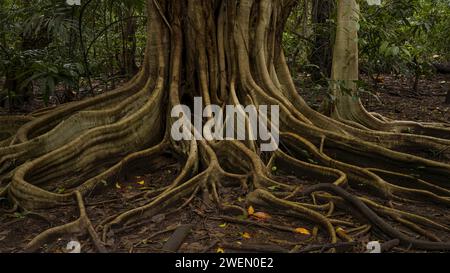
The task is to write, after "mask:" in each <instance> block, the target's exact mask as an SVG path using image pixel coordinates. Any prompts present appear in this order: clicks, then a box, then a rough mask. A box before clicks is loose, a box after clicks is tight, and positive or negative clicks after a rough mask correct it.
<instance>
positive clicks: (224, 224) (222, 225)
mask: <svg viewBox="0 0 450 273" xmlns="http://www.w3.org/2000/svg"><path fill="white" fill-rule="evenodd" d="M219 227H221V228H226V227H227V224H226V223H223V224H221V225H219Z"/></svg>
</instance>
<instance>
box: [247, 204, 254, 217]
mask: <svg viewBox="0 0 450 273" xmlns="http://www.w3.org/2000/svg"><path fill="white" fill-rule="evenodd" d="M247 211H248V215H253V214H254V213H255V209H254V208H253V207H252V206H250V207H248V210H247Z"/></svg>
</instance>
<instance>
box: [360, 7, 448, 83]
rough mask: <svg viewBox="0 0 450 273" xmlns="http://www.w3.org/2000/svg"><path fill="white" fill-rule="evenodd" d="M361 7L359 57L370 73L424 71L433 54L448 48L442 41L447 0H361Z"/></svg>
mask: <svg viewBox="0 0 450 273" xmlns="http://www.w3.org/2000/svg"><path fill="white" fill-rule="evenodd" d="M361 10H363V12H362V13H361V18H362V19H361V29H360V39H359V43H360V58H361V62H362V64H363V67H364V68H365V69H366V70H367V72H368V73H369V75H373V74H380V73H394V74H402V75H406V76H418V75H422V74H426V73H429V72H430V71H431V67H432V66H431V62H432V61H433V56H434V55H436V54H447V55H448V54H449V52H450V51H448V50H447V49H448V46H447V49H445V48H446V46H444V45H443V42H442V41H448V39H447V38H446V37H448V36H447V35H448V34H450V33H448V32H447V34H445V32H443V29H444V28H445V27H446V26H447V25H445V23H444V22H445V21H446V22H447V23H449V21H448V18H449V16H448V15H449V11H450V5H449V2H448V1H442V0H431V1H430V0H426V1H425V0H395V1H393V0H390V1H384V2H383V4H382V5H381V6H379V7H378V6H368V5H366V4H365V3H362V9H361ZM447 44H448V42H447ZM436 45H438V46H436ZM443 51H444V52H443Z"/></svg>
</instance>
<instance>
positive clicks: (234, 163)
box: [0, 0, 450, 251]
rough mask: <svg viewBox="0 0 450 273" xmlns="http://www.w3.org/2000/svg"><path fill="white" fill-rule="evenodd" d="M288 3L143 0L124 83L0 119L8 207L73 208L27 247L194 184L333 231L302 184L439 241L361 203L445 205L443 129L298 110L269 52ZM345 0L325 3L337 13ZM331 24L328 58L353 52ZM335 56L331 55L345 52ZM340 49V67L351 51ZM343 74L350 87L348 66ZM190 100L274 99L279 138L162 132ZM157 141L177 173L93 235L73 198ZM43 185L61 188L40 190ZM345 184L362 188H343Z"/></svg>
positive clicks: (395, 213) (132, 216)
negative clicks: (138, 63) (279, 172)
mask: <svg viewBox="0 0 450 273" xmlns="http://www.w3.org/2000/svg"><path fill="white" fill-rule="evenodd" d="M296 2H297V1H294V0H283V1H281V0H261V1H254V0H223V1H222V0H215V1H212V0H192V1H169V0H164V1H163V0H148V1H147V4H148V8H147V12H148V17H149V20H148V31H147V49H146V54H145V59H144V63H143V65H142V68H141V70H140V72H139V73H138V74H137V75H136V76H135V77H134V78H133V79H132V80H131V81H130V82H129V83H128V84H126V85H125V86H124V87H122V88H120V89H118V90H116V91H114V92H110V93H106V94H103V95H100V96H97V97H95V98H91V99H88V100H85V101H80V102H74V103H70V104H67V105H64V106H61V107H59V108H57V109H53V110H44V111H40V112H38V113H35V114H32V115H30V116H29V117H27V118H23V117H5V118H2V120H1V122H2V123H1V124H2V126H1V129H2V133H3V134H4V135H8V136H9V137H7V138H5V139H4V140H3V141H2V142H1V148H0V174H1V179H2V180H1V184H0V185H1V188H0V197H7V198H8V199H9V201H10V202H11V204H12V210H14V209H17V208H18V207H20V208H23V209H27V210H34V209H39V208H48V207H53V206H59V205H68V204H69V205H70V204H78V206H79V209H80V214H81V215H80V218H79V220H77V221H76V222H73V223H69V224H67V225H65V226H61V227H56V228H52V229H49V230H47V231H44V232H43V233H42V234H40V235H39V236H37V237H36V238H35V239H34V240H32V241H31V242H30V244H29V245H28V250H36V249H37V248H39V246H41V245H42V244H43V243H45V242H46V241H47V240H49V239H50V238H51V237H52V236H54V235H56V234H60V233H64V232H79V231H84V232H87V233H89V234H90V235H91V237H92V239H93V240H94V242H95V244H96V246H97V247H98V249H99V250H100V251H105V248H104V246H103V244H102V242H101V241H102V240H105V238H106V237H107V234H108V231H109V230H110V229H114V228H116V227H118V226H123V225H127V224H132V223H135V222H137V221H140V220H142V218H147V217H152V216H154V215H156V214H159V213H164V212H165V211H167V210H168V209H170V207H173V206H175V207H176V206H178V205H180V204H181V203H183V199H184V198H188V200H189V199H190V198H189V197H191V196H194V195H196V194H198V193H199V192H203V193H204V194H203V196H204V198H205V201H206V202H212V203H215V204H216V205H217V208H218V209H219V210H221V211H226V212H227V211H234V212H236V211H237V212H239V213H243V214H246V213H247V212H246V210H245V209H244V208H242V207H239V206H236V205H230V204H227V203H226V202H224V201H223V199H222V198H221V196H220V192H221V191H220V188H222V187H226V186H230V185H238V186H239V185H240V186H241V188H240V189H241V190H243V192H248V195H247V202H248V204H249V205H253V206H258V207H267V208H270V209H274V210H277V209H278V210H280V209H282V210H284V211H289V212H292V213H293V215H297V216H299V215H300V216H301V217H304V218H307V219H309V220H310V221H313V222H316V223H317V224H319V225H321V226H322V227H323V230H324V231H325V232H327V233H328V234H329V240H330V242H332V243H335V242H337V241H338V237H337V235H336V230H335V226H334V225H335V222H334V221H333V220H331V219H330V218H329V217H327V216H325V215H324V214H322V213H321V212H320V209H321V208H322V207H321V206H315V205H311V204H304V203H300V202H298V201H296V200H297V197H301V196H310V195H311V194H314V196H315V197H316V200H322V201H326V202H328V203H330V204H336V205H341V204H343V205H350V206H352V207H353V208H354V209H355V210H356V211H357V212H358V214H360V215H362V216H363V217H365V218H366V219H367V221H369V222H370V223H371V224H373V225H374V226H376V227H378V228H379V229H380V230H381V231H382V232H383V233H384V234H386V235H387V236H389V237H394V238H398V239H400V241H401V242H402V243H403V244H406V245H409V244H411V245H412V246H413V247H414V248H418V249H434V250H448V249H450V244H449V243H445V242H431V241H427V240H422V239H416V238H412V237H410V236H408V235H406V234H404V233H402V232H400V231H398V230H396V229H395V228H393V226H392V225H391V224H390V223H389V222H388V221H387V220H386V218H387V217H391V218H393V219H394V220H395V221H397V222H398V223H399V224H403V225H407V226H414V227H419V226H427V227H430V226H431V227H433V228H436V229H441V230H445V231H447V232H448V228H447V227H446V226H445V225H443V224H440V223H438V222H437V220H434V219H430V218H426V217H423V216H419V215H415V214H411V213H406V212H405V211H402V210H397V209H392V208H389V207H386V206H384V204H382V203H377V202H375V201H373V200H371V199H370V197H371V196H372V195H377V196H380V197H381V198H383V199H384V200H385V201H390V200H406V199H408V200H421V201H427V202H436V203H439V204H442V205H449V204H450V190H449V186H448V177H449V176H450V165H449V164H448V162H449V160H450V150H449V149H448V145H449V144H450V140H449V138H450V134H449V130H448V129H445V128H440V127H437V125H436V126H435V127H431V125H426V126H425V125H415V126H421V127H420V128H426V130H425V129H424V130H423V131H420V130H417V131H414V132H412V131H411V132H409V133H400V132H398V131H397V132H390V131H391V130H385V128H381V129H383V130H373V128H375V127H377V126H378V124H380V123H383V124H384V123H385V122H384V121H381V120H378V119H377V118H375V116H374V117H373V118H372V119H370V120H362V121H361V120H359V119H354V120H352V121H351V122H350V121H342V122H341V118H339V119H338V120H336V119H332V118H329V117H327V116H324V115H322V114H320V113H318V112H316V111H314V110H312V109H311V108H310V107H309V106H308V105H307V104H306V103H305V101H304V100H303V99H302V98H301V97H300V96H299V95H298V93H297V90H296V88H295V86H294V84H293V81H292V79H291V77H290V74H289V71H288V68H287V65H286V62H285V58H284V55H283V51H282V49H281V35H282V33H283V26H284V23H285V21H286V20H287V18H288V16H289V12H290V10H291V9H292V8H293V7H294V5H295V4H296ZM354 4H355V3H354V2H353V1H350V0H342V1H339V5H340V6H341V7H342V5H344V7H345V8H346V9H347V11H348V8H351V9H350V11H352V12H351V14H354V13H353V8H354V7H355V5H354ZM341 11H342V9H341ZM341 15H342V13H341ZM340 30H341V34H339V29H338V38H337V42H336V48H338V49H337V50H336V49H335V54H338V53H339V48H340V46H342V44H341V43H347V44H346V47H347V48H349V49H353V48H354V47H353V46H352V41H350V40H349V39H347V38H346V37H347V36H346V35H344V34H343V33H342V30H343V28H340ZM350 34H352V35H354V32H351V33H350ZM339 35H341V36H339ZM339 37H340V38H339ZM346 56H347V55H345V56H344V57H343V58H342V59H344V60H345V59H346V60H348V59H347V58H345V57H346ZM351 56H352V57H353V58H354V59H352V60H353V62H352V63H350V65H352V64H354V63H356V60H357V59H355V58H356V56H355V55H351ZM344 65H349V63H344ZM335 69H336V67H335ZM345 71H352V70H350V68H348V70H345ZM343 77H345V78H344V80H345V84H348V85H347V86H348V87H351V89H352V90H354V87H353V85H352V84H353V83H352V82H351V81H352V80H354V79H356V75H351V77H350V76H347V75H343ZM194 96H201V97H202V100H203V104H204V105H210V104H216V105H224V104H231V105H279V106H280V141H281V144H282V145H280V147H282V148H280V149H278V150H277V151H275V152H273V153H262V152H261V151H259V149H258V148H257V145H256V144H257V143H256V142H254V141H207V140H205V139H203V140H199V141H196V140H192V141H178V142H177V141H174V140H173V139H172V138H171V137H170V128H171V127H172V124H173V123H174V122H176V120H177V119H176V118H172V117H171V115H170V112H171V109H172V108H173V107H174V106H176V105H179V104H180V103H182V102H184V103H187V102H188V101H192V100H193V97H194ZM349 107H355V106H354V104H351V105H349ZM360 109H362V108H360ZM341 110H342V109H339V112H340V113H341V112H342V111H341ZM353 112H355V111H354V109H352V110H351V113H353ZM184 115H185V116H187V113H186V112H185V113H184ZM348 116H350V115H346V116H345V117H348ZM261 118H262V119H264V120H266V119H270V117H267V116H261ZM27 119H28V120H30V121H28V120H27ZM375 120H376V122H375ZM359 121H361V123H358V122H359ZM395 124H396V123H395ZM407 125H408V126H410V123H407ZM366 126H367V127H370V129H369V128H367V127H366ZM402 126H404V127H405V126H406V125H402ZM249 127H250V124H249ZM413 127H414V126H413ZM408 128H411V127H408ZM414 128H416V127H414ZM191 133H192V134H193V133H194V132H191ZM420 133H426V134H425V135H428V134H429V135H431V134H433V135H434V137H430V136H422V135H420ZM167 150H172V151H174V152H176V153H177V154H178V155H179V156H180V157H181V158H183V159H184V162H185V165H184V167H183V169H182V171H181V173H180V174H179V176H178V177H177V178H176V179H175V180H174V181H173V182H172V183H171V184H170V186H168V187H167V188H164V189H160V190H159V191H156V193H157V197H156V198H153V199H151V200H150V201H149V202H148V203H147V204H145V205H143V206H142V207H139V208H136V209H132V210H130V211H127V212H124V213H122V214H120V215H118V216H117V217H112V218H111V220H110V221H107V222H106V224H105V225H104V226H103V227H102V232H103V236H102V239H100V238H99V236H98V235H97V234H96V232H95V230H94V229H93V228H92V225H91V224H90V221H89V218H88V215H86V212H85V209H84V204H83V196H84V195H86V194H87V193H91V192H94V191H95V190H100V189H101V187H104V184H105V182H108V181H110V180H111V179H112V178H113V177H114V175H115V174H117V173H119V172H120V171H121V170H122V169H123V168H124V167H126V166H128V165H130V164H131V165H132V164H134V163H136V162H137V161H138V160H142V159H145V158H151V157H157V156H158V155H159V154H161V153H163V152H165V151H167ZM437 157H438V158H439V159H440V160H441V162H438V158H437ZM445 162H447V163H445ZM277 168H280V169H281V168H285V169H287V170H288V171H290V172H293V173H294V174H302V175H304V174H307V175H310V176H312V177H313V178H314V180H315V181H320V183H318V184H317V185H315V186H312V187H310V188H307V189H303V190H302V188H301V187H299V186H298V185H295V184H294V185H293V184H287V183H286V182H281V181H278V180H277V177H276V176H275V175H273V174H272V171H273V170H276V169H277ZM55 181H58V186H59V187H64V188H65V189H67V193H58V192H56V191H55V190H53V189H55V186H56V185H55ZM349 187H351V188H352V189H353V190H358V191H359V190H361V192H362V193H363V195H361V194H359V195H353V194H351V193H350V192H349V191H348V190H349ZM52 190H53V191H52ZM148 194H149V195H150V194H155V192H148ZM364 196H366V197H364ZM330 206H332V207H334V205H330ZM416 230H423V228H421V227H419V229H416Z"/></svg>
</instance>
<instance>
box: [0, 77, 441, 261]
mask: <svg viewBox="0 0 450 273" xmlns="http://www.w3.org/2000/svg"><path fill="white" fill-rule="evenodd" d="M444 82H445V83H444ZM410 86H411V83H410V82H409V81H407V80H400V79H395V78H394V77H390V76H384V77H383V79H382V81H380V83H379V86H378V88H377V89H376V90H375V89H374V91H372V92H373V93H374V94H375V95H376V96H377V97H378V99H376V98H375V97H374V96H372V95H367V94H363V97H364V103H365V105H366V106H367V107H368V109H369V110H370V111H376V112H379V113H381V114H383V115H385V116H387V117H391V118H395V119H407V120H424V121H435V122H450V105H445V104H444V103H443V102H444V100H445V94H446V92H447V90H448V88H449V86H450V75H445V76H442V75H440V76H435V77H433V78H431V79H423V80H421V82H420V88H419V90H420V92H419V94H413V93H412V92H411V91H409V90H410ZM312 89H314V90H315V91H310V90H312ZM372 89H373V88H372ZM305 90H309V91H308V92H305ZM325 92H326V90H323V89H319V88H312V87H311V86H310V87H309V88H308V89H302V91H301V93H302V96H304V97H305V98H306V100H307V101H308V102H309V103H310V104H312V105H314V106H318V105H320V102H321V99H322V98H323V97H324V96H325V94H326V93H325ZM143 163H145V164H142V166H132V169H131V168H130V169H129V170H126V171H124V172H123V173H125V174H126V175H124V176H122V177H119V176H118V177H116V178H115V179H114V180H112V181H108V183H107V184H105V187H104V189H103V191H102V192H101V193H100V194H99V193H96V194H92V195H89V196H86V197H85V203H86V206H87V214H88V216H89V217H90V219H91V221H92V223H93V225H94V226H100V224H101V222H102V221H103V220H105V219H106V218H107V217H109V216H112V215H116V214H118V213H120V212H123V211H126V210H129V209H132V208H135V207H137V206H140V205H143V204H144V203H146V202H148V200H145V199H140V200H136V198H132V197H135V196H136V195H140V194H142V192H144V191H146V190H152V189H157V188H160V187H164V186H167V185H168V184H169V183H171V181H173V179H174V178H175V177H176V176H177V175H178V173H179V172H180V170H181V162H178V160H177V157H176V156H174V155H171V154H166V155H164V156H162V157H160V158H154V159H152V160H151V161H150V162H148V161H147V162H143ZM273 175H274V176H275V177H276V178H277V179H280V180H282V181H283V182H285V183H297V184H298V183H300V184H301V185H304V186H305V187H307V186H308V185H312V184H314V183H316V182H315V181H314V180H311V179H309V178H307V177H295V176H292V174H291V173H289V170H283V169H281V168H280V170H278V171H276V172H275V173H274V174H273ZM48 190H51V191H54V192H64V191H65V189H62V188H59V187H58V185H55V186H54V188H52V189H48ZM274 190H276V189H274ZM241 193H242V190H241V189H239V188H225V189H223V190H222V192H220V196H223V197H224V199H225V200H224V201H225V202H227V203H229V204H234V205H239V206H241V207H245V196H244V195H241ZM354 194H357V195H359V194H361V193H360V192H354ZM130 200H133V201H130ZM182 201H184V200H182ZM303 201H305V200H303ZM306 201H310V200H306ZM374 201H378V202H380V203H381V204H384V205H386V206H392V207H395V208H399V209H403V210H406V211H410V212H413V213H417V214H420V215H424V216H427V217H431V218H433V219H435V218H439V219H440V222H442V223H444V224H446V225H450V216H449V215H448V210H447V209H446V208H444V207H440V206H437V205H430V204H425V203H424V204H421V203H417V202H415V203H414V204H408V203H392V202H391V203H387V202H385V201H383V200H376V199H375V200H374ZM5 205H6V204H5V202H3V203H1V202H0V209H1V208H2V206H3V208H4V207H5ZM246 209H248V208H246ZM252 209H254V210H255V213H254V214H253V215H252V216H250V217H249V218H243V217H242V216H236V215H235V216H233V215H231V216H230V215H227V216H225V215H220V214H218V210H217V208H216V207H215V206H214V205H213V204H209V203H205V202H204V201H203V200H202V199H200V198H199V197H196V198H195V199H194V200H193V202H191V203H190V205H188V206H186V207H184V208H183V209H182V210H180V211H172V212H168V213H166V214H159V215H156V216H154V217H152V218H151V219H144V220H143V221H142V222H141V223H139V224H136V225H132V226H129V227H126V228H121V229H116V230H112V231H110V232H109V233H108V234H107V235H108V236H107V237H108V240H107V242H106V243H107V249H108V251H110V252H135V253H139V252H162V248H163V247H164V244H165V243H166V242H167V241H168V240H169V239H170V238H171V236H172V235H173V233H174V230H176V229H177V228H178V227H180V226H181V225H192V229H191V232H190V234H189V235H188V236H187V237H186V239H185V240H184V242H183V244H182V245H181V247H180V249H179V252H214V253H215V252H225V253H236V252H289V251H290V250H292V249H294V248H295V247H296V246H297V248H296V250H299V251H302V250H303V251H306V250H307V249H305V248H307V247H308V248H309V247H312V246H314V247H313V248H310V250H311V251H316V252H326V251H327V250H328V248H326V247H324V246H325V245H326V244H327V241H328V238H327V236H326V234H325V233H324V232H323V230H322V229H320V228H318V227H316V226H315V225H314V224H313V223H311V222H308V221H306V220H302V219H298V218H293V217H291V216H289V215H285V214H280V212H279V211H266V210H261V208H258V207H254V208H252ZM258 212H259V213H258ZM77 217H78V211H77V208H76V207H60V208H55V209H51V210H45V211H35V212H33V213H18V212H16V213H13V214H7V213H0V253H1V252H21V251H22V249H23V248H24V247H25V245H26V244H27V243H28V242H29V241H30V240H31V239H32V238H33V237H35V236H36V235H37V234H39V233H40V232H42V231H44V230H46V229H48V228H50V227H54V226H58V225H62V224H65V223H68V222H71V221H74V220H76V219H77ZM332 218H333V219H338V220H341V221H346V222H351V223H353V224H345V223H344V222H343V225H342V226H340V227H341V228H342V229H344V230H345V231H347V233H348V235H350V236H351V237H352V238H354V240H355V242H356V243H354V244H349V245H345V246H342V247H338V248H337V249H336V250H337V251H339V252H357V253H358V252H365V251H366V245H367V243H368V242H369V241H387V240H389V238H385V237H383V235H382V234H381V233H380V232H379V231H378V230H377V229H365V230H361V229H359V231H358V227H362V228H363V227H364V226H366V227H367V224H368V223H366V222H364V220H362V219H355V218H354V217H353V216H350V215H349V214H348V213H346V212H345V211H343V210H340V209H337V210H336V211H335V212H334V213H333V215H332ZM387 220H388V221H390V220H389V219H387ZM390 223H391V224H392V225H394V226H395V227H396V228H398V229H400V230H402V231H403V232H405V233H406V234H410V236H413V237H417V238H421V236H419V235H416V234H415V233H414V232H413V231H411V230H408V229H407V228H405V227H402V226H399V225H398V224H396V223H395V222H393V221H390ZM317 230H318V233H317V234H316V231H317ZM431 232H433V233H434V234H435V235H436V236H437V237H439V238H440V239H441V240H443V241H450V236H449V235H448V234H444V233H442V232H440V231H436V230H430V233H431ZM71 240H78V241H79V242H81V248H82V252H95V247H94V245H93V243H92V241H91V240H90V238H88V237H86V236H84V237H74V236H65V237H61V238H57V239H56V240H55V241H53V242H50V243H49V244H47V245H45V246H44V247H43V248H41V249H40V250H39V251H40V252H46V253H55V252H56V253H59V252H66V251H67V250H66V245H67V243H68V242H69V241H71ZM314 249H315V250H314ZM390 251H391V252H411V250H410V249H409V248H408V247H394V248H393V249H391V250H390ZM415 252H417V251H415Z"/></svg>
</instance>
